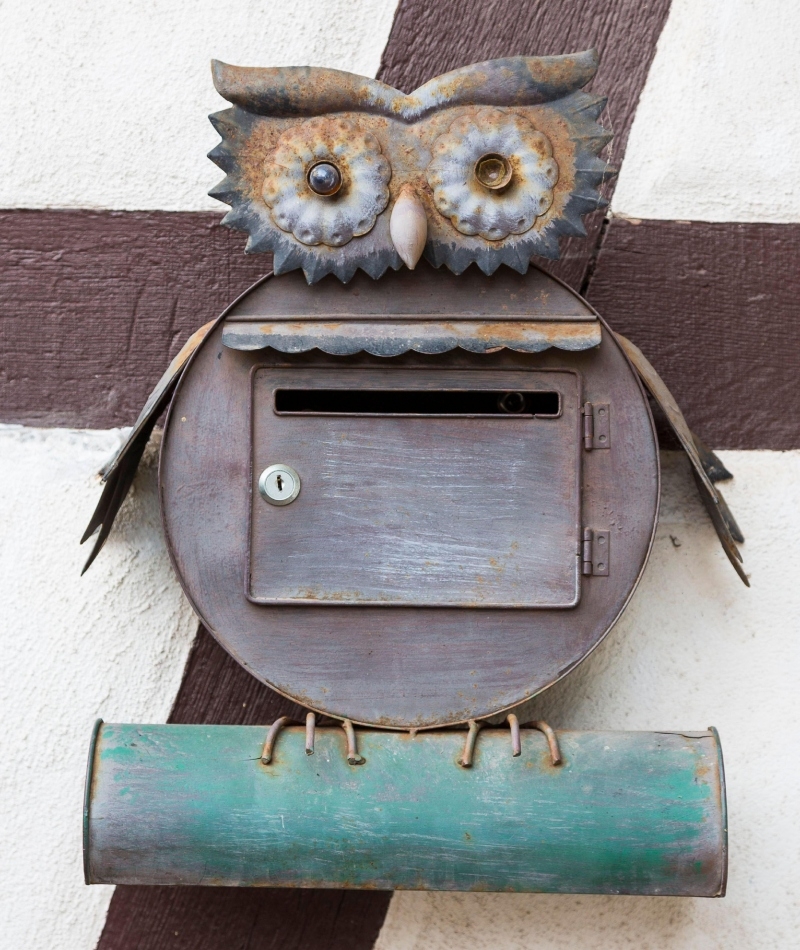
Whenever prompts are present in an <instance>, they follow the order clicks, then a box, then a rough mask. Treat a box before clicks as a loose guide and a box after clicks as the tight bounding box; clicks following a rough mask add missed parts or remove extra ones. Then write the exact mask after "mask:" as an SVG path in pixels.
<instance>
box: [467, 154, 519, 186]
mask: <svg viewBox="0 0 800 950" xmlns="http://www.w3.org/2000/svg"><path fill="white" fill-rule="evenodd" d="M511 175H512V168H511V162H509V160H508V159H507V158H505V157H504V156H503V155H498V154H496V153H494V152H490V153H489V154H488V155H484V156H483V157H482V158H479V159H478V161H477V162H476V163H475V177H476V178H477V179H478V181H479V182H480V183H481V184H482V185H483V186H484V188H490V189H491V190H492V191H500V190H501V189H502V188H505V187H506V185H507V184H508V183H509V182H510V181H511Z"/></svg>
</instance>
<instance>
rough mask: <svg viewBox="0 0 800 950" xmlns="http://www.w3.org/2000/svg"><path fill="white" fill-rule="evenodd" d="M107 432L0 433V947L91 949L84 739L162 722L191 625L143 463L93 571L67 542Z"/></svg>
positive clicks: (152, 473) (100, 909)
mask: <svg viewBox="0 0 800 950" xmlns="http://www.w3.org/2000/svg"><path fill="white" fill-rule="evenodd" d="M119 439H120V433H119V431H113V432H85V431H84V432H79V431H73V430H69V429H28V428H22V427H20V426H0V525H2V532H0V578H2V598H0V643H1V644H2V661H0V668H2V676H1V677H0V721H2V723H3V752H2V755H0V815H2V822H0V828H2V831H0V838H1V839H2V845H1V846H0V853H2V860H0V947H2V948H3V950H39V948H48V950H91V948H93V947H94V946H95V943H96V942H97V938H98V937H99V935H100V931H101V930H102V927H103V923H104V921H105V915H106V910H107V907H108V902H109V900H110V899H111V893H112V891H113V888H111V887H86V886H85V885H84V883H83V865H82V858H81V854H82V843H81V814H82V809H83V780H84V772H85V768H86V756H87V752H88V743H89V735H90V732H91V727H92V723H93V722H94V720H95V719H96V718H97V717H98V716H102V717H103V718H105V719H108V720H109V721H128V722H137V721H145V722H147V721H153V722H158V721H162V722H163V721H164V719H165V718H166V716H168V715H169V711H170V707H171V706H172V701H173V699H174V698H175V695H176V693H177V690H178V686H179V685H180V680H181V676H182V674H183V669H184V666H185V663H186V657H187V655H188V652H189V648H190V646H191V644H192V641H193V640H194V636H195V633H196V631H197V621H196V619H195V617H194V614H193V613H192V610H191V608H190V607H189V605H188V603H187V602H186V600H185V598H184V597H183V594H182V592H181V590H180V587H179V586H178V583H177V581H176V580H175V578H174V575H173V573H172V569H171V567H170V565H169V559H168V557H167V552H166V549H165V546H164V540H163V536H162V533H161V523H160V515H159V511H158V497H157V491H156V487H157V486H156V467H155V464H154V462H155V455H154V453H153V452H150V453H149V454H148V456H147V459H148V462H147V464H145V465H144V466H143V468H142V469H141V470H140V472H139V474H138V476H137V480H136V482H135V484H134V488H133V494H132V496H131V497H130V499H129V502H127V503H126V505H125V507H124V508H123V510H122V512H121V513H120V520H119V521H118V523H117V525H115V527H114V532H113V533H112V535H111V537H110V538H109V540H108V542H107V543H106V546H105V548H104V549H103V552H102V553H101V555H100V557H99V558H98V559H97V561H95V563H94V565H93V566H92V568H91V570H90V571H88V572H87V573H86V574H85V575H84V576H83V577H80V571H81V567H82V566H83V563H84V561H85V560H86V556H87V554H88V549H90V546H91V543H90V542H87V543H86V544H85V545H84V546H83V547H79V545H78V541H79V539H80V537H81V535H82V534H83V530H84V528H85V527H86V524H87V523H88V521H89V516H90V515H91V513H92V511H93V509H94V506H95V504H96V502H97V499H98V497H99V495H100V490H101V488H100V483H99V479H98V478H97V477H96V475H95V473H96V472H97V470H98V468H99V467H100V465H101V464H102V463H103V462H104V461H105V460H106V459H107V458H108V456H109V455H110V454H111V453H112V451H113V450H114V448H115V447H116V446H117V445H118V444H119Z"/></svg>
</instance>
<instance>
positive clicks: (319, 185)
mask: <svg viewBox="0 0 800 950" xmlns="http://www.w3.org/2000/svg"><path fill="white" fill-rule="evenodd" d="M391 177H392V169H391V166H390V165H389V162H388V161H387V159H386V157H385V156H384V155H383V153H382V151H381V146H380V142H379V141H378V140H377V139H376V138H375V136H374V135H372V134H371V133H370V132H365V131H364V130H363V129H362V128H361V127H360V126H359V125H358V123H356V122H352V121H350V120H347V119H338V118H334V117H329V116H319V117H317V118H314V119H309V120H308V121H307V122H301V123H299V124H298V125H294V126H290V127H289V128H288V129H286V130H284V132H283V133H282V134H281V135H280V137H279V138H278V141H277V143H276V146H275V149H274V151H273V152H272V153H271V154H270V155H269V157H268V158H267V161H266V163H265V166H264V184H263V187H262V195H263V198H264V202H265V204H266V205H267V207H268V208H269V209H270V214H271V216H272V220H273V221H274V222H275V224H276V225H277V226H278V227H279V228H280V229H281V230H282V231H285V232H287V233H290V234H292V236H293V237H294V238H295V239H296V240H297V241H299V242H300V243H301V244H306V245H309V246H317V245H320V244H323V245H325V246H326V247H343V246H344V245H345V244H347V243H348V241H351V240H352V239H353V238H354V237H360V236H361V235H363V234H367V233H368V232H369V231H370V230H372V228H373V227H374V225H375V220H376V218H377V217H378V215H379V214H381V213H382V212H383V211H385V210H386V205H387V204H388V203H389V181H390V179H391ZM334 196H335V198H336V200H332V199H333V198H334Z"/></svg>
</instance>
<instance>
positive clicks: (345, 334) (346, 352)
mask: <svg viewBox="0 0 800 950" xmlns="http://www.w3.org/2000/svg"><path fill="white" fill-rule="evenodd" d="M601 336H602V333H601V327H600V324H599V323H598V322H595V323H586V322H581V323H574V324H573V323H566V322H561V323H542V322H539V323H523V322H521V321H515V322H509V323H478V322H475V321H470V320H462V321H459V322H458V323H455V322H454V323H433V322H432V323H427V322H426V323H420V322H419V321H407V322H406V321H400V320H397V321H394V322H391V323H389V322H382V323H367V322H366V321H360V322H356V321H353V322H347V321H341V322H337V323H323V322H322V321H314V322H309V323H288V322H285V321H284V322H280V323H253V322H252V321H246V322H245V321H242V322H239V321H228V322H227V323H226V324H225V326H224V328H223V331H222V342H223V343H224V344H225V346H228V347H230V348H231V349H234V350H246V351H253V350H263V349H266V348H267V347H270V348H271V349H273V350H277V351H278V352H279V353H307V352H308V351H309V350H315V349H316V350H320V351H321V352H323V353H328V354H330V355H332V356H352V355H353V354H355V353H362V352H363V353H370V354H372V355H373V356H384V357H385V356H400V355H401V354H403V353H408V352H410V351H413V352H415V353H426V354H428V355H436V354H439V353H448V352H450V350H455V349H461V350H466V351H467V352H469V353H495V352H497V351H498V350H503V349H509V350H513V351H514V352H516V353H540V352H542V350H547V349H549V348H550V347H555V348H556V349H558V350H575V351H577V350H588V349H591V348H592V347H594V346H599V345H600V340H601Z"/></svg>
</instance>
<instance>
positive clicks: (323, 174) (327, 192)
mask: <svg viewBox="0 0 800 950" xmlns="http://www.w3.org/2000/svg"><path fill="white" fill-rule="evenodd" d="M306 180H307V181H308V187H309V188H310V189H311V190H312V191H313V192H314V194H315V195H322V196H323V197H331V196H333V195H335V194H336V192H337V191H338V190H339V189H340V188H341V187H342V173H341V172H340V171H339V169H338V168H337V167H336V166H335V165H334V164H333V162H317V163H316V165H312V166H311V168H309V170H308V172H307V173H306Z"/></svg>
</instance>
